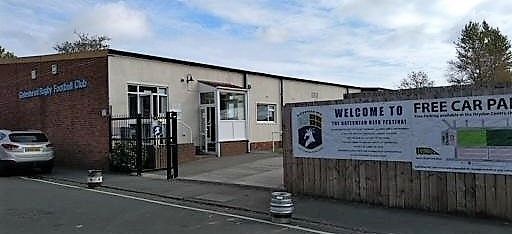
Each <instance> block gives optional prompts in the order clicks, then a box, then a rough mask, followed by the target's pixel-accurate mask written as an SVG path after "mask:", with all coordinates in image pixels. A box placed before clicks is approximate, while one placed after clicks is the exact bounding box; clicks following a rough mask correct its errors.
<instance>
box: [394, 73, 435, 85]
mask: <svg viewBox="0 0 512 234" xmlns="http://www.w3.org/2000/svg"><path fill="white" fill-rule="evenodd" d="M432 86H434V81H433V80H430V79H429V78H428V75H427V73H425V72H423V71H418V72H414V71H413V72H410V73H409V74H407V78H403V79H402V80H401V81H400V85H399V86H398V88H399V89H415V88H423V87H432Z"/></svg>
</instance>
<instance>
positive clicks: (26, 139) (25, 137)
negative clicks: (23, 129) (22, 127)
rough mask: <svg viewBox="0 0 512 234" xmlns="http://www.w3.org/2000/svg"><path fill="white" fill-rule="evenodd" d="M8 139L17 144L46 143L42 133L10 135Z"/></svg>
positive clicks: (46, 140) (46, 139)
mask: <svg viewBox="0 0 512 234" xmlns="http://www.w3.org/2000/svg"><path fill="white" fill-rule="evenodd" d="M9 139H10V140H11V141H12V142H18V143H30V142H48V138H47V137H46V135H44V134H43V133H12V134H9Z"/></svg>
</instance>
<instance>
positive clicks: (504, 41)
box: [448, 21, 512, 85]
mask: <svg viewBox="0 0 512 234" xmlns="http://www.w3.org/2000/svg"><path fill="white" fill-rule="evenodd" d="M454 44H455V47H456V50H457V58H456V60H451V61H449V62H448V64H449V70H448V82H450V83H451V84H455V85H466V84H489V83H496V82H503V81H510V80H511V71H510V69H511V67H512V52H511V50H510V48H511V46H510V41H509V40H508V38H507V36H505V35H503V34H501V32H500V30H499V29H498V28H493V27H490V26H489V25H488V24H487V22H485V21H483V22H482V23H481V24H480V23H478V22H469V23H468V24H466V25H465V26H464V29H463V30H462V32H461V35H460V37H459V38H458V40H457V41H455V42H454Z"/></svg>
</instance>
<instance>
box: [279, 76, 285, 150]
mask: <svg viewBox="0 0 512 234" xmlns="http://www.w3.org/2000/svg"><path fill="white" fill-rule="evenodd" d="M279 81H280V84H279V95H280V100H279V101H280V102H281V103H280V104H281V107H280V109H281V110H280V112H281V117H280V118H281V147H283V132H284V128H283V117H284V116H283V113H284V87H283V85H284V83H283V78H280V79H279Z"/></svg>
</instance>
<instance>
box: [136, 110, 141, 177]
mask: <svg viewBox="0 0 512 234" xmlns="http://www.w3.org/2000/svg"><path fill="white" fill-rule="evenodd" d="M136 137H137V139H136V141H137V159H136V167H137V175H138V176H141V175H142V115H141V114H138V115H137V131H136Z"/></svg>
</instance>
